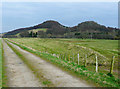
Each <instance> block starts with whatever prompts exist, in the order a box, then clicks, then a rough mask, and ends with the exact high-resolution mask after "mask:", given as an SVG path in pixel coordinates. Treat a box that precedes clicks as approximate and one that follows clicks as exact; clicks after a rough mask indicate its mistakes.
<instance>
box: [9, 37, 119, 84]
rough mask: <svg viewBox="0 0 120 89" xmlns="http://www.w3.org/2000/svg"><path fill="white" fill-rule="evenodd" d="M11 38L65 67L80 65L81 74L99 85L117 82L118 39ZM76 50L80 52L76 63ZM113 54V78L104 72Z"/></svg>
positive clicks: (71, 68)
mask: <svg viewBox="0 0 120 89" xmlns="http://www.w3.org/2000/svg"><path fill="white" fill-rule="evenodd" d="M11 40H13V41H16V42H19V43H20V44H21V47H23V46H22V45H25V46H27V48H25V46H24V47H23V48H24V49H26V50H28V51H31V52H32V53H35V54H38V55H41V56H42V57H43V56H44V58H46V59H48V60H50V61H52V62H54V63H58V64H59V65H61V66H64V67H65V68H67V69H70V70H74V69H75V70H76V68H78V69H80V71H78V70H77V72H78V73H79V74H80V75H82V76H87V77H88V78H89V79H91V80H94V82H96V83H98V84H100V86H118V85H117V81H118V80H117V79H116V78H117V76H118V73H117V66H118V65H117V64H118V61H117V59H118V58H117V56H118V51H117V47H118V41H117V40H91V39H39V38H21V39H18V38H17V39H16V38H15V39H14V38H11ZM19 46H20V45H19ZM29 47H31V48H33V49H35V50H37V52H35V51H32V50H30V49H28V48H29ZM78 54H79V55H80V57H79V59H80V60H79V65H78V56H77V55H78ZM96 55H97V57H98V63H99V70H98V71H99V74H98V73H97V74H96V73H95V58H96ZM112 56H115V64H114V72H113V75H114V76H115V77H116V78H115V77H112V78H111V77H109V76H107V73H109V69H110V64H111V60H112ZM58 59H59V60H58ZM85 59H86V61H87V66H86V67H84V64H85V62H84V61H85ZM66 65H67V66H66ZM90 76H91V77H90ZM103 77H105V78H103ZM115 83H116V85H115Z"/></svg>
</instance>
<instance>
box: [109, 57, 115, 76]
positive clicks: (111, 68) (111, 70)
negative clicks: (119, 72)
mask: <svg viewBox="0 0 120 89" xmlns="http://www.w3.org/2000/svg"><path fill="white" fill-rule="evenodd" d="M114 58H115V56H113V58H112V61H111V67H110V74H112V73H113V66H114Z"/></svg>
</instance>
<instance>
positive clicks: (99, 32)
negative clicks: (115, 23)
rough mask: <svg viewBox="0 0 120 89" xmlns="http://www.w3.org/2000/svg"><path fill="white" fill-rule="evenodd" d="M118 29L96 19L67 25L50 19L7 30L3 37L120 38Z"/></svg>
mask: <svg viewBox="0 0 120 89" xmlns="http://www.w3.org/2000/svg"><path fill="white" fill-rule="evenodd" d="M118 31H120V30H119V29H117V28H111V27H105V26H103V25H100V24H98V23H96V22H94V21H86V22H82V23H80V24H78V25H77V26H74V27H67V26H64V25H62V24H60V23H59V22H57V21H53V20H49V21H45V22H43V23H41V24H38V25H35V26H32V27H27V28H20V29H16V30H13V31H10V32H7V33H5V34H4V35H3V37H5V38H6V37H8V38H11V37H41V38H95V39H119V37H118Z"/></svg>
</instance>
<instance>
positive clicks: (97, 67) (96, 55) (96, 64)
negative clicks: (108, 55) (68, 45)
mask: <svg viewBox="0 0 120 89" xmlns="http://www.w3.org/2000/svg"><path fill="white" fill-rule="evenodd" d="M96 72H98V58H97V54H96Z"/></svg>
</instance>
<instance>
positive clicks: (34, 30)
mask: <svg viewBox="0 0 120 89" xmlns="http://www.w3.org/2000/svg"><path fill="white" fill-rule="evenodd" d="M31 31H33V32H34V33H36V32H38V31H44V32H46V31H47V29H46V28H41V29H33V30H29V32H31Z"/></svg>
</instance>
